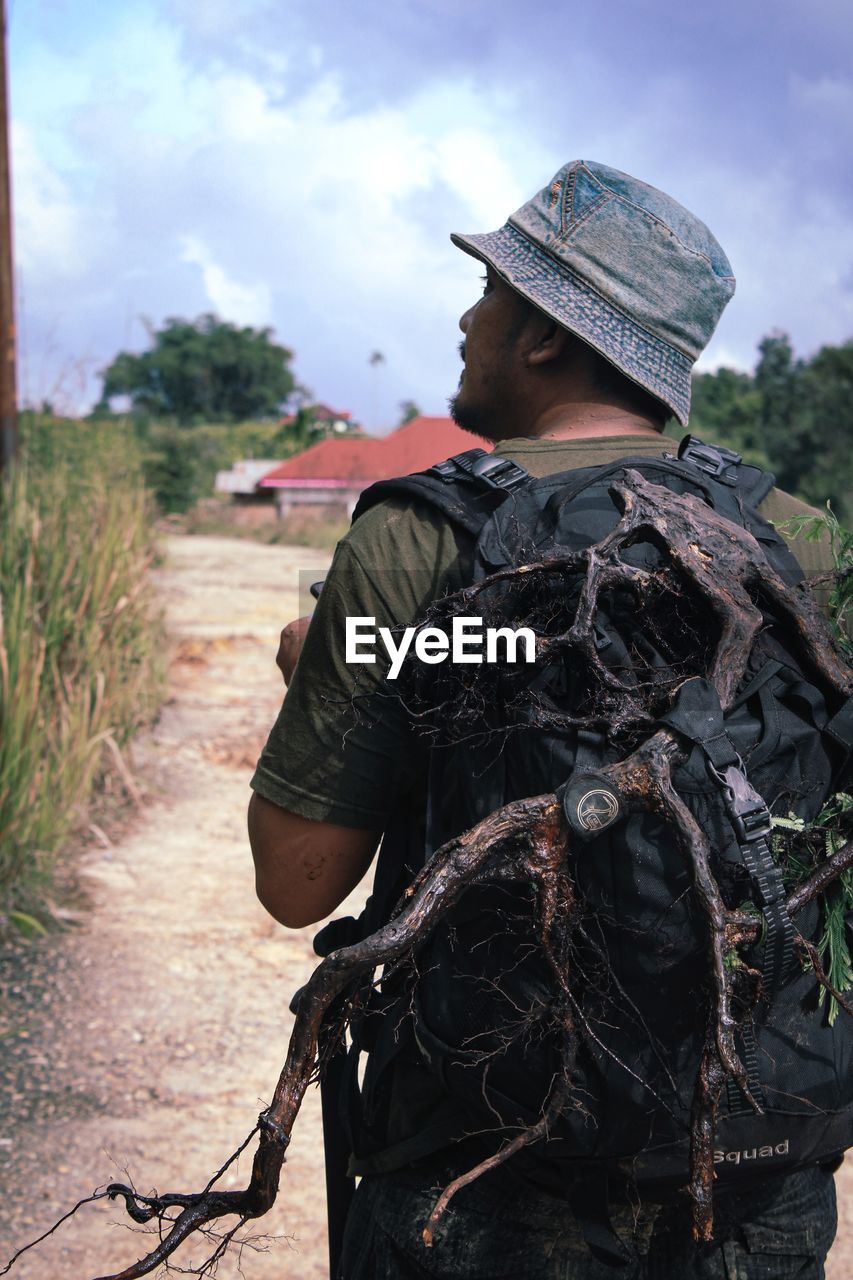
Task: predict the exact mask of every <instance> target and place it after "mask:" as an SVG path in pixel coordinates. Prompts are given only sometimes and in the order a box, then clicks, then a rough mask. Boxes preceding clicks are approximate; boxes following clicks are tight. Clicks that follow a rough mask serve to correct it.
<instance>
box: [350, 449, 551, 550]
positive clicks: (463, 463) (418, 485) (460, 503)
mask: <svg viewBox="0 0 853 1280" xmlns="http://www.w3.org/2000/svg"><path fill="white" fill-rule="evenodd" d="M529 479H530V475H529V473H528V472H527V471H525V469H524V467H520V466H519V465H518V463H516V462H513V461H512V460H511V459H510V458H499V457H495V456H494V454H491V453H487V452H486V450H485V449H468V450H466V452H465V453H457V454H456V455H455V456H454V457H452V458H448V459H447V460H446V461H445V462H437V463H435V465H434V466H432V467H428V468H427V469H426V470H425V471H416V472H414V473H413V474H412V475H408V476H398V477H396V478H395V479H393V480H379V481H377V483H376V484H372V485H371V486H370V488H369V489H365V491H364V493H363V494H362V495H361V497H360V498H359V500H358V503H357V504H356V508H355V511H354V512H353V517H352V518H353V522H355V521H356V520H358V518H359V517H360V516H363V515H364V513H365V512H366V511H369V510H370V508H371V507H375V506H376V505H377V503H379V502H384V501H385V500H386V498H410V499H411V498H419V499H420V500H421V501H422V502H427V503H429V504H430V505H431V506H433V507H437V508H438V509H439V510H440V511H441V512H442V513H443V514H444V515H446V516H447V517H448V519H449V520H452V521H453V522H454V524H457V525H460V526H461V527H462V528H463V529H465V530H467V532H468V533H471V534H474V535H476V534H478V533H479V532H480V530H481V529H482V527H483V525H484V524H485V522H486V521H487V520H488V518H489V516H490V515H491V514H492V512H493V511H494V510H495V508H496V507H497V506H499V505H500V503H501V502H503V500H504V498H505V497H506V496H507V494H509V493H512V492H513V490H515V489H518V488H520V486H521V485H523V484H526V483H527V481H528V480H529Z"/></svg>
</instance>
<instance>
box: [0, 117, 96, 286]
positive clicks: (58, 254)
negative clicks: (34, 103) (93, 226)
mask: <svg viewBox="0 0 853 1280" xmlns="http://www.w3.org/2000/svg"><path fill="white" fill-rule="evenodd" d="M12 173H13V192H12V196H13V202H14V210H15V256H16V259H17V263H18V266H19V268H20V269H21V270H23V271H24V272H26V273H28V274H29V273H30V272H32V273H33V274H34V275H38V276H39V277H42V278H45V277H49V276H52V277H58V278H59V279H62V280H73V279H79V278H81V277H82V276H84V275H85V273H86V271H87V269H88V267H89V266H90V260H89V251H90V248H91V231H90V228H89V226H88V224H87V218H86V210H85V208H84V207H83V206H82V205H81V204H80V203H78V201H77V200H75V198H74V195H73V194H72V191H71V188H70V187H69V185H68V183H67V182H66V180H65V179H64V178H63V177H62V175H61V174H60V173H59V172H58V171H57V170H56V169H54V168H53V167H52V166H51V165H50V164H49V163H48V162H47V161H46V160H45V159H44V157H43V156H42V155H40V153H39V150H38V147H37V144H36V139H35V137H34V135H33V132H32V130H31V129H30V128H28V126H27V125H26V124H24V123H22V122H21V121H15V122H14V123H13V125H12Z"/></svg>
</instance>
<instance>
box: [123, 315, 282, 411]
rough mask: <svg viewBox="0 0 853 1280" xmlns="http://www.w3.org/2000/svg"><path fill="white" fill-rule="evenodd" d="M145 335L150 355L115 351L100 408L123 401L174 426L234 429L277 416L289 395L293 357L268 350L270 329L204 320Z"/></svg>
mask: <svg viewBox="0 0 853 1280" xmlns="http://www.w3.org/2000/svg"><path fill="white" fill-rule="evenodd" d="M150 332H151V338H152V340H153V344H154V345H153V347H152V349H151V350H150V351H145V352H143V353H142V354H141V355H135V354H133V353H131V352H128V351H121V352H119V354H118V355H117V356H116V357H115V359H114V360H113V361H112V363H111V364H110V365H108V366H107V368H106V369H104V370H103V372H102V375H101V376H102V378H103V383H104V386H103V394H102V401H101V403H102V405H103V404H105V403H106V402H108V401H109V399H110V398H111V397H112V396H118V395H127V396H130V399H131V402H132V404H133V407H134V409H136V410H141V411H143V412H146V413H150V414H153V415H155V416H159V417H172V418H176V419H177V420H178V422H180V423H191V422H211V421H220V422H239V421H241V420H243V419H246V418H258V417H268V416H273V415H275V414H277V413H278V412H279V411H280V408H281V405H282V403H283V401H285V400H286V399H287V397H288V396H289V395H290V394H291V392H292V391H294V390H295V389H296V379H295V378H294V376H293V372H292V370H291V368H290V361H291V360H292V359H293V352H292V351H290V350H289V349H288V348H287V347H283V346H280V345H279V344H278V343H276V342H273V341H272V330H271V329H269V328H264V329H252V328H248V327H246V328H238V326H237V325H234V324H229V323H228V322H227V321H225V320H219V319H218V318H217V317H216V316H214V315H210V314H207V315H203V316H199V317H198V319H197V320H193V321H189V320H180V319H175V318H171V319H169V320H167V321H166V322H165V324H164V325H163V327H162V328H161V329H153V328H152V329H151V331H150Z"/></svg>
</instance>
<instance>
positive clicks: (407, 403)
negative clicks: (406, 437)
mask: <svg viewBox="0 0 853 1280" xmlns="http://www.w3.org/2000/svg"><path fill="white" fill-rule="evenodd" d="M420 416H421V410H420V406H419V405H418V404H416V403H415V401H414V400H401V401H400V421H399V423H398V424H397V425H398V426H400V427H404V426H405V425H406V423H407V422H414V420H415V418H419V417H420Z"/></svg>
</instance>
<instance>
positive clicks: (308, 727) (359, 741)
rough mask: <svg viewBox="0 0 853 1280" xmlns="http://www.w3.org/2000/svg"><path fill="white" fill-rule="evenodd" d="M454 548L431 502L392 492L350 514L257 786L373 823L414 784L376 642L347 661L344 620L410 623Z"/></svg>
mask: <svg viewBox="0 0 853 1280" xmlns="http://www.w3.org/2000/svg"><path fill="white" fill-rule="evenodd" d="M442 524H443V527H442ZM457 559H458V548H457V544H456V540H455V537H454V535H453V533H452V531H450V530H449V529H448V526H447V525H446V522H441V521H440V520H439V519H436V518H434V517H433V513H432V512H431V511H424V510H421V511H420V512H419V511H416V510H415V511H413V510H412V509H411V507H410V506H408V505H404V504H402V503H397V502H394V501H389V502H385V503H381V504H379V505H378V506H377V507H375V508H373V509H372V510H371V511H369V512H368V513H367V514H366V515H365V516H363V517H362V518H361V519H360V520H359V521H358V522H357V523H356V525H355V526H354V528H353V529H352V531H351V532H350V533H349V534H348V535H347V536H346V537H345V538H344V539H343V540H342V541H341V542H340V543H339V544H338V548H337V550H336V552H335V556H334V559H333V561H332V565H331V568H330V570H329V573H328V575H327V577H326V580H325V583H324V585H323V590H322V592H321V594H320V599H319V600H318V602H317V607H316V609H315V611H314V614H313V617H312V620H311V625H310V627H309V628H308V633H307V636H306V639H305V644H304V647H303V649H302V652H301V655H300V658H299V662H298V664H297V666H296V670H295V672H294V676H293V680H292V682H291V685H290V688H289V689H288V692H287V696H286V698H285V700H284V702H283V704H282V707H281V711H280V712H279V715H278V718H277V720H276V722H275V724H274V726H273V728H272V731H271V733H270V735H269V738H268V740H267V743H266V746H265V747H264V749H263V752H262V753H261V757H260V759H259V761H258V765H257V769H256V771H255V774H254V777H253V778H252V783H251V785H252V787H253V788H254V790H256V791H257V792H258V793H259V794H260V795H262V796H264V797H265V798H266V799H268V800H271V801H272V802H273V803H274V804H277V805H280V806H281V807H282V808H285V809H289V810H291V811H292V812H294V813H298V814H300V815H301V816H302V817H305V818H311V819H314V820H316V821H324V822H333V823H336V824H338V825H340V826H348V827H358V828H361V829H365V830H376V831H382V830H384V829H385V827H386V825H387V822H388V819H389V817H390V815H391V814H392V813H393V812H394V811H395V809H397V807H398V806H399V805H400V803H401V802H402V801H403V800H404V798H405V797H406V796H408V795H411V794H412V793H413V792H414V791H415V790H416V789H421V788H422V786H423V773H424V768H425V751H424V748H423V744H422V743H421V742H420V740H419V739H418V737H417V735H416V734H414V733H413V731H412V726H411V722H410V720H409V717H408V715H407V714H406V710H405V707H404V706H403V704H402V702H401V699H400V697H399V696H398V695H397V694H396V692H395V687H394V682H393V681H391V680H386V678H385V677H386V674H387V672H388V669H389V665H390V664H389V660H388V656H387V651H386V649H385V646H384V644H383V643H382V642H381V641H379V642H377V643H376V644H373V643H371V642H369V641H366V640H362V641H361V642H360V644H359V646H358V648H359V651H360V652H362V653H366V654H370V653H371V652H372V653H373V654H374V656H375V661H374V662H355V661H349V662H348V661H347V649H346V636H347V620H348V619H355V618H359V619H362V620H364V621H363V623H362V626H361V630H362V633H363V634H365V635H367V634H373V633H377V632H378V628H380V627H387V628H389V630H390V629H393V628H395V627H400V626H407V625H409V624H410V623H411V622H412V621H413V620H414V619H415V618H416V617H417V616H418V615H419V613H420V612H421V610H422V608H423V607H424V605H425V604H426V602H427V601H428V600H430V599H433V598H434V597H435V595H436V594H439V593H441V592H442V591H443V590H444V589H445V584H446V583H447V579H448V570H449V568H450V567H451V566H452V564H453V563H454V562H455V561H456V560H457ZM367 620H372V621H367ZM351 656H352V655H351Z"/></svg>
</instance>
